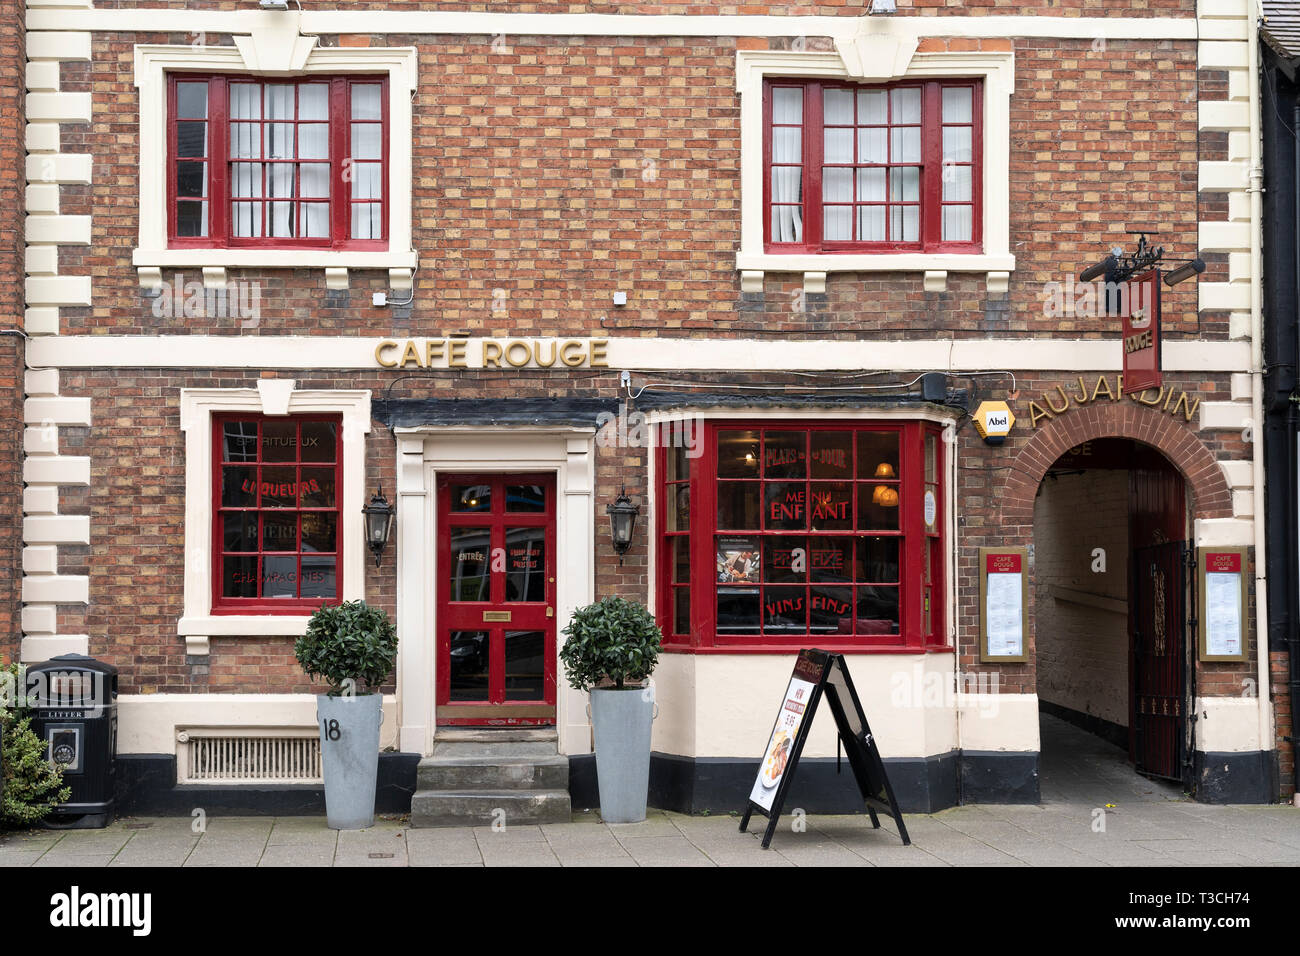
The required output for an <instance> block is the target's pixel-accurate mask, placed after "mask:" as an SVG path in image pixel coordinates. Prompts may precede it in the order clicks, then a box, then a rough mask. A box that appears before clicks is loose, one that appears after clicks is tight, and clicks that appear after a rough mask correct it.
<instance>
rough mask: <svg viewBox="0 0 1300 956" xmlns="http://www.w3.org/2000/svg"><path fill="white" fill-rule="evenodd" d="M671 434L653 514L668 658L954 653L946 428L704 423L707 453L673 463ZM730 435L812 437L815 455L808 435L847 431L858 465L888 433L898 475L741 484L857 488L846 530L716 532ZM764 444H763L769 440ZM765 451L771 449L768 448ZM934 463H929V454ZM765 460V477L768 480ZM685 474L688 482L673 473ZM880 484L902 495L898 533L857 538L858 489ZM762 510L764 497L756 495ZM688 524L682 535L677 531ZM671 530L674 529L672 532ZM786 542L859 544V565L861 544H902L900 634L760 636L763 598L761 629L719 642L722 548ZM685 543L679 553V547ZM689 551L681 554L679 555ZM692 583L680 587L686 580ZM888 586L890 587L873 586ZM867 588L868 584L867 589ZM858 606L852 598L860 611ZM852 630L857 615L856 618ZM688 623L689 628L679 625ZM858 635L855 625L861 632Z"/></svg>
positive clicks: (661, 449)
mask: <svg viewBox="0 0 1300 956" xmlns="http://www.w3.org/2000/svg"><path fill="white" fill-rule="evenodd" d="M672 428H673V426H672V425H671V424H670V425H665V426H662V430H661V432H660V436H659V440H658V441H657V442H656V445H657V447H656V449H655V455H656V458H655V469H656V470H655V474H656V481H655V500H656V502H657V504H658V507H657V508H656V509H655V528H654V533H655V536H656V542H657V545H658V546H657V555H658V557H657V559H656V572H655V580H656V584H657V587H656V589H655V592H656V618H657V620H658V623H659V626H660V629H661V630H662V632H663V635H664V647H665V649H667V650H676V651H685V652H691V653H738V652H739V653H743V652H755V653H765V652H771V651H773V650H784V649H790V648H795V647H804V646H810V645H816V646H818V647H821V648H824V649H827V650H836V651H844V652H851V653H871V652H881V653H897V652H898V651H900V650H903V651H940V650H951V645H950V644H949V642H948V635H947V618H946V614H945V609H946V600H945V597H946V577H947V573H946V568H947V562H946V558H947V551H946V537H947V535H946V519H945V514H946V506H945V504H944V496H945V489H946V488H947V484H948V482H947V478H946V472H945V470H944V468H945V460H946V459H945V451H944V443H943V435H942V425H940V424H937V423H934V422H928V421H908V422H882V421H836V422H826V423H821V422H817V423H811V422H807V421H797V420H794V421H791V420H759V421H746V420H725V421H716V422H708V423H706V424H705V425H704V427H703V428H702V429H700V430H699V431H698V432H697V434H699V435H700V436H701V438H702V445H701V446H700V447H701V449H702V450H701V452H700V453H699V454H698V455H697V457H693V458H692V457H689V456H686V455H684V454H682V453H681V452H680V451H679V452H677V453H676V456H675V460H674V461H670V456H674V454H675V453H674V449H673V447H672V443H673V431H672ZM732 430H753V431H758V432H760V433H767V432H807V433H808V436H809V438H808V441H807V443H806V447H808V448H809V449H810V450H811V448H812V444H811V442H812V436H813V434H814V433H817V432H850V433H852V434H853V436H854V438H853V441H854V444H853V449H854V455H853V457H854V460H855V462H856V461H857V460H858V458H859V455H858V453H857V448H858V439H857V435H858V434H860V433H873V432H877V433H878V432H887V433H892V434H896V435H897V436H898V470H897V476H896V478H894V479H888V478H877V477H876V476H875V475H874V474H872V475H867V474H860V473H859V472H860V471H863V470H864V466H862V465H860V464H855V466H854V469H853V471H852V472H851V474H852V477H851V478H847V479H840V478H829V477H826V478H820V479H819V478H815V477H812V472H811V469H809V470H807V472H806V474H807V475H808V477H806V478H795V479H765V478H762V477H759V478H757V479H743V480H746V481H749V480H756V481H762V482H764V483H766V482H768V481H769V480H770V481H773V482H777V481H792V482H794V483H796V484H797V483H799V482H806V483H807V487H808V489H809V491H810V495H811V494H813V493H815V489H814V488H813V486H814V485H816V484H817V483H818V482H819V481H827V482H830V481H848V482H851V483H852V484H853V485H854V489H853V492H852V494H851V495H850V496H849V497H850V499H851V501H852V509H853V513H852V520H851V521H850V522H849V524H850V527H849V528H846V529H842V530H829V529H823V530H818V531H817V532H816V533H815V535H814V532H813V531H811V530H809V531H803V532H800V531H798V530H774V529H773V530H769V529H766V525H767V522H766V521H764V522H762V524H763V525H764V526H765V527H764V529H763V530H743V531H730V530H727V529H725V528H723V529H721V530H720V529H719V521H718V485H719V482H720V481H730V480H736V479H731V478H726V477H724V478H721V479H719V477H718V460H717V458H718V433H719V432H721V431H732ZM764 440H765V439H764ZM764 447H765V446H764ZM931 454H932V456H933V457H932V460H931V459H930V455H931ZM761 464H762V457H761V456H760V470H759V474H760V476H761V475H762V468H761ZM682 470H684V471H685V475H681V474H677V473H676V472H678V471H682ZM863 485H867V486H872V487H873V490H874V486H877V485H882V486H885V487H892V488H894V489H896V490H897V492H898V495H899V504H898V516H899V517H898V527H897V529H896V530H893V529H873V530H870V531H861V530H857V526H858V524H859V519H858V510H859V501H860V498H859V496H860V495H861V493H862V490H861V489H862V486H863ZM927 491H930V492H931V493H932V494H933V496H934V514H933V522H932V523H929V524H927V522H926V494H925V493H926V492H927ZM759 501H760V504H761V503H762V502H765V501H766V497H765V496H764V495H763V494H762V493H760V495H759ZM682 524H685V525H686V528H682V527H681V525H682ZM674 525H675V527H674ZM782 535H785V536H788V537H790V538H799V537H801V536H802V537H803V538H805V539H811V538H812V537H814V536H816V537H823V538H838V539H842V540H845V541H853V542H854V543H853V544H852V545H851V546H850V553H851V554H852V555H853V560H854V561H855V563H856V562H857V561H858V560H859V557H858V555H859V551H858V546H857V543H856V542H857V539H859V538H862V537H864V536H866V537H878V538H892V539H895V540H897V542H898V549H899V551H898V579H897V582H896V585H897V588H898V591H897V594H898V617H899V626H898V631H897V633H894V634H878V633H853V634H839V633H834V634H828V633H825V632H822V633H817V632H814V631H813V630H811V623H810V629H809V630H808V631H805V632H800V633H788V634H771V633H766V634H765V633H763V630H762V621H763V616H764V613H765V612H764V608H763V599H762V598H760V605H759V612H758V613H759V626H758V627H757V628H756V629H755V630H754V632H753V633H748V634H719V633H718V626H717V620H716V618H717V614H718V611H717V608H718V592H719V589H720V588H724V587H727V586H728V585H725V584H721V583H719V581H718V580H717V574H716V573H715V572H716V564H717V562H716V554H717V539H718V538H720V537H728V536H734V537H737V538H740V537H745V538H758V539H774V538H779V537H781V536H782ZM676 542H681V544H680V545H679V544H676ZM678 549H684V550H678ZM765 562H766V555H764V556H763V558H762V559H761V560H760V562H759V565H758V567H759V580H758V582H757V586H759V587H761V588H762V589H763V590H764V591H765V590H766V588H767V587H768V585H769V582H767V581H766V580H764V579H765V578H766V574H765V573H764V565H765ZM684 573H685V574H686V576H687V577H688V580H687V581H681V580H680V579H681V577H682V576H683V574H684ZM860 578H861V575H858V574H856V573H855V574H853V575H850V577H849V582H855V583H839V582H836V583H832V582H830V581H827V586H828V588H844V587H851V588H858V589H861V587H862V585H863V581H865V579H862V580H859V579H860ZM875 583H876V584H877V585H881V586H890V585H891V582H883V581H880V582H875ZM773 584H774V586H776V587H782V586H784V587H787V588H793V589H796V590H797V589H798V588H800V587H805V588H806V590H805V592H804V593H805V594H808V595H809V596H810V597H811V593H812V590H813V589H814V587H815V584H814V582H813V581H812V579H811V578H809V579H808V583H807V584H806V585H800V584H797V583H787V582H774V583H773ZM867 586H868V587H870V583H868V584H867ZM856 600H857V599H856V598H854V601H855V604H856ZM850 616H851V617H852V618H853V619H854V620H855V621H856V620H857V613H856V612H855V611H854V612H850ZM679 621H683V622H688V626H687V627H686V628H685V630H683V628H681V627H679V626H678V622H679ZM855 628H856V624H855Z"/></svg>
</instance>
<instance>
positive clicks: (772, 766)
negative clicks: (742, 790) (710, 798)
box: [749, 677, 815, 810]
mask: <svg viewBox="0 0 1300 956" xmlns="http://www.w3.org/2000/svg"><path fill="white" fill-rule="evenodd" d="M814 686H815V685H814V684H811V683H809V682H808V681H806V680H800V679H799V678H798V677H794V678H791V680H790V686H789V687H788V688H787V689H786V692H785V701H784V702H783V703H782V704H781V712H780V714H779V715H778V716H777V718H776V726H775V727H773V728H772V736H771V738H770V739H769V740H768V742H767V748H766V749H765V750H764V751H763V762H762V764H761V765H760V766H759V768H758V780H756V781H755V782H754V789H753V792H751V793H750V795H749V799H751V800H753V801H754V802H755V803H757V804H758V805H759V806H760V807H762V808H763V809H764V810H771V809H772V798H773V797H774V796H776V791H777V788H778V787H779V786H780V785H781V778H782V777H783V776H784V775H785V770H786V767H787V766H788V765H789V763H790V753H791V750H792V749H793V747H794V743H795V739H796V738H797V737H798V736H799V726H800V725H801V724H802V723H803V718H804V714H805V713H806V712H807V709H808V701H809V700H810V699H811V698H812V692H813V688H814Z"/></svg>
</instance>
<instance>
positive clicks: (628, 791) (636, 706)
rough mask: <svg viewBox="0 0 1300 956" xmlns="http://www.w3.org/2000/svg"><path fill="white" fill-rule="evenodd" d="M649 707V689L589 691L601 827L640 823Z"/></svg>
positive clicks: (651, 712) (651, 696) (651, 691)
mask: <svg viewBox="0 0 1300 956" xmlns="http://www.w3.org/2000/svg"><path fill="white" fill-rule="evenodd" d="M654 709H655V701H654V687H653V686H650V687H629V688H626V689H624V690H615V689H612V688H593V689H592V691H591V723H592V729H593V732H594V735H595V738H596V783H597V786H598V787H599V789H600V818H601V819H602V820H603V821H605V822H606V823H639V822H640V821H642V820H644V819H645V808H646V798H647V796H648V794H649V792H650V726H651V724H652V722H653V721H654Z"/></svg>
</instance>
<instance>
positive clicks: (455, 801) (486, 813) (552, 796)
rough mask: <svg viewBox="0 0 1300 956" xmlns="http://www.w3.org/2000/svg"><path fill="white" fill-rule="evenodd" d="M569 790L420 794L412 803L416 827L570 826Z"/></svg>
mask: <svg viewBox="0 0 1300 956" xmlns="http://www.w3.org/2000/svg"><path fill="white" fill-rule="evenodd" d="M572 814H573V807H572V804H571V803H570V801H569V791H568V790H419V791H416V794H415V796H414V797H413V798H412V799H411V826H412V827H456V826H491V825H492V824H494V823H502V824H504V825H505V827H506V828H507V830H508V829H509V828H510V827H512V826H525V825H528V824H536V823H568V822H569V821H570V820H571V819H572Z"/></svg>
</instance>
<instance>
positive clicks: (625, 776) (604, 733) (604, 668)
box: [560, 597, 662, 823]
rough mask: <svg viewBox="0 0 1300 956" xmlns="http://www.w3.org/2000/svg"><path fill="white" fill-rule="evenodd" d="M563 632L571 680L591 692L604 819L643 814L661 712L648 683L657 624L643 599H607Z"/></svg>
mask: <svg viewBox="0 0 1300 956" xmlns="http://www.w3.org/2000/svg"><path fill="white" fill-rule="evenodd" d="M564 633H565V634H566V635H567V637H568V639H567V640H566V641H565V642H564V647H563V648H562V649H561V650H560V660H561V661H563V662H564V667H565V672H566V676H567V678H568V681H569V685H570V686H571V687H573V688H574V689H576V690H589V691H590V692H591V722H592V728H593V732H594V735H595V739H596V778H597V785H598V786H599V789H600V816H601V819H602V820H604V821H605V822H606V823H636V822H638V821H640V820H644V819H645V810H646V798H647V795H648V793H649V787H650V725H651V722H652V721H653V720H654V716H655V713H654V708H655V701H654V689H653V687H647V686H644V682H645V680H646V679H647V678H648V677H649V676H650V673H651V671H653V670H654V668H655V665H656V664H657V663H658V662H659V648H660V643H661V640H662V634H661V633H660V631H659V626H658V625H657V624H655V620H654V618H653V617H652V616H651V615H650V612H649V611H647V610H646V609H645V608H644V607H643V606H641V605H640V604H635V603H633V602H631V601H625V600H624V599H623V598H620V597H607V598H605V599H604V600H601V601H598V602H597V603H595V604H588V605H587V606H586V607H582V608H579V609H578V610H577V611H575V612H574V614H573V620H572V621H570V622H569V623H568V624H567V625H566V626H565V628H564Z"/></svg>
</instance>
